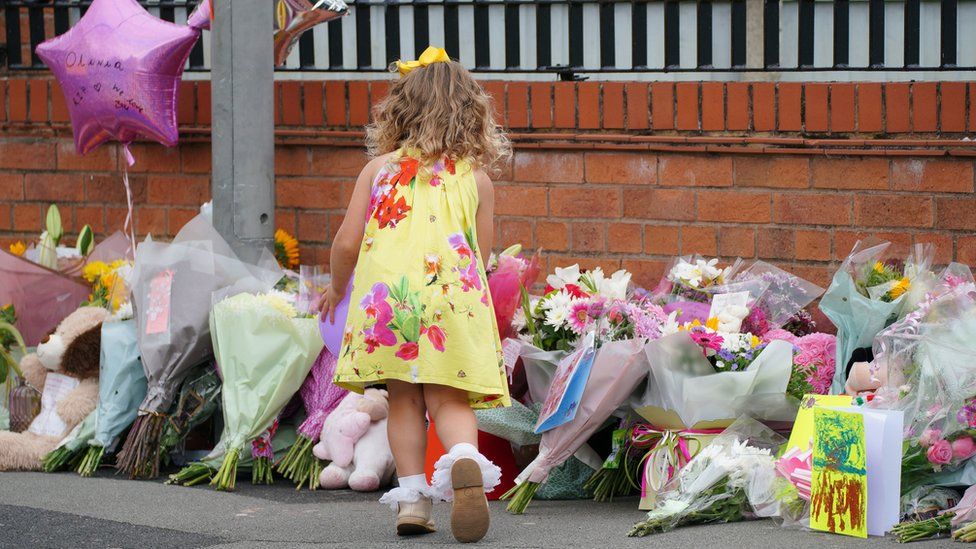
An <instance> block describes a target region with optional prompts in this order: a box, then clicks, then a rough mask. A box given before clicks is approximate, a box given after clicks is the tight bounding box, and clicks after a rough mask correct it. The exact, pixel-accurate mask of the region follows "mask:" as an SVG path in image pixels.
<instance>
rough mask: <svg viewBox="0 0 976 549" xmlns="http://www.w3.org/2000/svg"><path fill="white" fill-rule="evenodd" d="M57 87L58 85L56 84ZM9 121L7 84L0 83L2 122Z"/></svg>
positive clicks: (0, 119)
mask: <svg viewBox="0 0 976 549" xmlns="http://www.w3.org/2000/svg"><path fill="white" fill-rule="evenodd" d="M55 87H57V84H55ZM6 120H7V82H6V81H5V80H4V81H0V122H5V121H6Z"/></svg>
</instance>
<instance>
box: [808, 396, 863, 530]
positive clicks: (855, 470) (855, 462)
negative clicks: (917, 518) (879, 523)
mask: <svg viewBox="0 0 976 549" xmlns="http://www.w3.org/2000/svg"><path fill="white" fill-rule="evenodd" d="M813 423H814V436H813V484H812V487H811V493H810V528H812V529H814V530H821V531H825V532H833V533H835V534H844V535H847V536H854V537H860V538H866V537H867V536H868V532H867V501H868V477H867V469H866V464H867V451H866V448H865V441H864V418H863V416H861V415H860V414H855V413H850V412H843V411H840V410H831V409H827V408H819V407H818V408H816V409H815V410H814V415H813Z"/></svg>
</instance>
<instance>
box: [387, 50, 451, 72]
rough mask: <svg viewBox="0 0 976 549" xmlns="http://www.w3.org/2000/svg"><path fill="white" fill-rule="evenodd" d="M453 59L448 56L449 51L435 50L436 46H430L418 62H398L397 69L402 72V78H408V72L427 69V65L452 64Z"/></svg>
mask: <svg viewBox="0 0 976 549" xmlns="http://www.w3.org/2000/svg"><path fill="white" fill-rule="evenodd" d="M450 62H451V58H450V57H449V56H448V55H447V50H445V49H444V48H435V47H434V46H428V47H427V49H426V50H424V53H422V54H420V58H419V59H417V60H416V61H397V62H396V67H397V71H399V72H400V76H406V75H407V73H408V72H410V71H412V70H414V69H419V68H420V67H426V66H427V65H433V64H434V63H450Z"/></svg>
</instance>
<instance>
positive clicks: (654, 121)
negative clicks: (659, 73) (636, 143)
mask: <svg viewBox="0 0 976 549" xmlns="http://www.w3.org/2000/svg"><path fill="white" fill-rule="evenodd" d="M696 105H697V103H696ZM696 110H697V108H696ZM696 116H697V115H696ZM696 126H697V124H696ZM651 128H653V129H655V130H673V129H674V84H672V83H671V82H654V83H653V84H651Z"/></svg>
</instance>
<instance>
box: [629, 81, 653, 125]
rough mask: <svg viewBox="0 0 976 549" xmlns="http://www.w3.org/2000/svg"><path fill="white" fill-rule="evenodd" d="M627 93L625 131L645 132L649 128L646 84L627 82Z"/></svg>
mask: <svg viewBox="0 0 976 549" xmlns="http://www.w3.org/2000/svg"><path fill="white" fill-rule="evenodd" d="M624 89H625V90H626V91H627V129H629V130H646V129H647V128H648V127H650V118H649V112H650V109H649V107H648V93H647V84H643V83H637V82H628V83H627V84H625V86H624Z"/></svg>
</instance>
